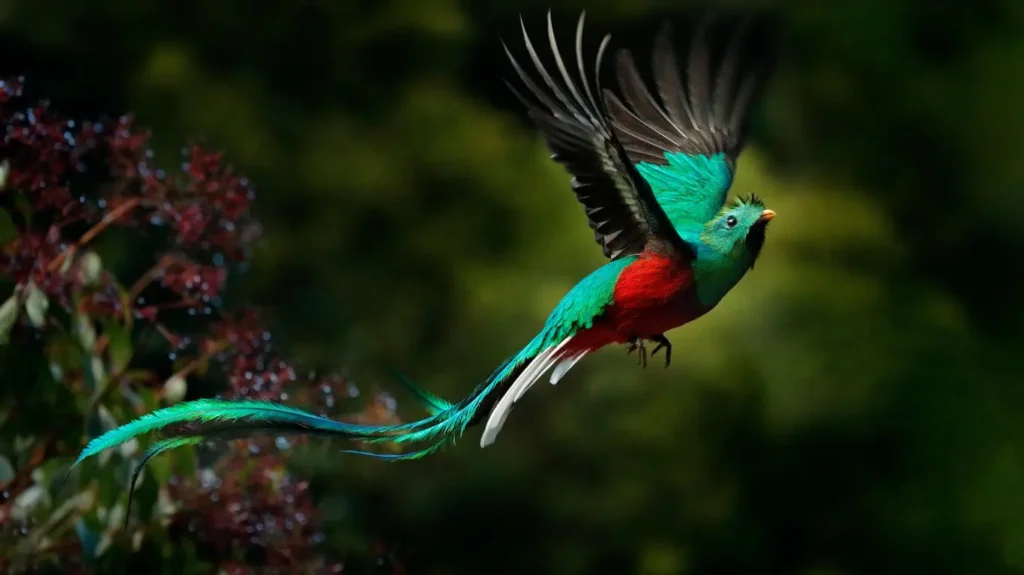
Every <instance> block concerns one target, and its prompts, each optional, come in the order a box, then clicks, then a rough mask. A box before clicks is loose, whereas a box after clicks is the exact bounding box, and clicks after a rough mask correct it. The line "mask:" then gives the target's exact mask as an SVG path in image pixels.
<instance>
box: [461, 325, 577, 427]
mask: <svg viewBox="0 0 1024 575" xmlns="http://www.w3.org/2000/svg"><path fill="white" fill-rule="evenodd" d="M571 340H572V336H569V337H567V338H565V339H564V340H562V343H560V344H558V345H556V346H554V347H549V348H547V349H545V350H544V351H542V352H540V353H539V354H537V356H536V357H534V358H533V361H531V362H530V365H528V366H527V367H526V369H524V370H523V372H522V373H520V374H519V377H517V378H516V380H515V381H514V382H512V385H511V386H510V387H509V388H508V390H506V391H505V394H504V395H502V396H501V399H500V400H498V403H497V404H495V406H494V409H492V410H491V415H490V416H489V417H488V418H487V426H486V427H485V428H484V432H483V435H481V436H480V447H487V446H488V445H490V444H492V443H494V440H495V439H497V437H498V433H499V432H500V431H501V427H502V426H503V425H505V419H507V418H508V414H509V413H511V412H512V406H513V405H514V404H515V402H516V400H517V399H519V397H520V396H522V394H523V393H526V390H528V389H530V387H531V386H532V385H533V384H534V383H535V382H536V381H537V380H538V379H540V378H542V377H544V374H545V373H547V371H548V370H549V369H551V368H552V366H554V365H555V364H556V363H558V361H559V360H560V359H562V356H561V355H560V354H559V352H560V351H562V348H564V347H565V346H566V344H568V343H569V342H570V341H571Z"/></svg>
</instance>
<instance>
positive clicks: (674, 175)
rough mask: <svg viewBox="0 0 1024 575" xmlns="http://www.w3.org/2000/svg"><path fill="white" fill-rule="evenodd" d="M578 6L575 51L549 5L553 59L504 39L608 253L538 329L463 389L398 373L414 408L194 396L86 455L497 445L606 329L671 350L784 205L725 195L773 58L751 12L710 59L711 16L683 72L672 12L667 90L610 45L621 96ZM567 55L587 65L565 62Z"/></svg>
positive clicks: (618, 340)
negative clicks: (286, 441)
mask: <svg viewBox="0 0 1024 575" xmlns="http://www.w3.org/2000/svg"><path fill="white" fill-rule="evenodd" d="M584 20H585V14H583V15H581V16H580V18H579V21H578V24H577V28H576V44H575V46H576V58H575V62H569V65H567V64H566V62H565V61H564V60H563V59H562V57H561V55H560V53H559V50H558V46H557V43H556V41H555V34H554V30H553V26H552V21H551V14H550V13H549V14H548V19H547V24H548V30H547V31H548V35H547V36H548V42H549V44H550V48H551V51H552V55H553V57H554V61H555V65H556V69H557V74H555V75H552V74H551V73H550V72H549V71H548V69H547V68H545V67H544V66H543V65H542V63H541V61H540V58H539V56H538V54H537V52H536V50H535V49H534V46H533V44H532V42H531V41H530V38H529V35H528V34H527V33H526V28H525V25H524V26H523V40H524V43H525V46H526V50H527V53H528V55H529V58H530V60H531V62H532V64H533V66H534V68H536V72H537V75H538V76H539V77H540V80H539V81H537V80H536V79H534V78H532V77H531V76H530V75H529V74H527V73H526V72H525V71H524V70H523V68H522V67H521V66H520V64H519V63H518V62H517V61H516V59H515V58H514V57H513V56H512V54H511V52H510V51H508V48H507V46H506V48H505V49H506V53H507V54H508V57H509V59H510V60H511V62H512V65H513V67H514V69H515V72H516V74H517V76H518V77H519V79H520V80H521V81H522V84H523V86H525V88H526V90H527V91H528V92H529V93H530V94H531V95H532V99H530V98H525V97H523V95H522V94H521V93H520V91H518V90H516V89H515V88H514V87H513V90H515V91H516V93H517V95H519V97H520V99H522V100H523V102H525V103H526V106H527V109H528V113H529V116H530V118H531V119H532V120H533V122H534V123H535V124H536V126H537V127H538V128H539V129H540V131H541V133H542V134H543V136H544V138H545V139H546V141H547V144H548V145H549V147H550V149H551V151H552V153H553V155H552V158H553V159H554V160H555V161H557V162H559V163H561V164H562V165H563V166H564V167H565V168H566V170H567V171H568V172H569V173H570V174H571V175H572V180H571V186H572V189H573V191H574V192H575V194H576V197H577V199H578V200H579V202H580V203H581V204H582V205H583V207H584V211H585V213H586V216H587V219H588V222H589V225H590V227H591V228H592V229H593V231H594V236H595V239H596V241H597V243H598V244H599V245H600V246H601V248H602V250H603V252H604V255H605V256H606V257H607V258H608V259H609V262H608V263H606V264H605V265H603V266H601V267H600V268H598V269H597V270H595V271H594V272H593V273H591V274H590V275H588V276H587V277H585V278H583V280H581V281H580V282H579V283H578V284H576V286H574V287H573V288H572V289H571V290H570V291H569V292H568V293H567V294H566V295H565V297H564V298H562V300H561V301H560V302H559V303H558V305H556V306H555V308H554V310H553V311H552V312H551V314H550V316H549V317H548V319H547V321H546V322H545V323H544V325H543V327H542V328H541V329H540V331H539V333H537V335H536V336H535V337H534V338H533V339H532V340H530V342H529V343H527V344H526V345H525V346H524V347H523V348H522V349H520V350H519V351H518V352H517V353H515V354H514V355H512V356H511V357H509V358H508V359H506V360H505V361H504V362H503V363H502V364H501V365H499V366H498V368H497V369H496V370H495V371H494V372H493V373H492V374H491V375H490V376H489V377H488V378H487V379H485V380H484V381H483V382H482V383H480V384H479V385H478V386H477V387H476V389H474V390H473V391H472V392H471V393H470V394H469V395H468V396H466V397H465V398H464V399H462V400H461V401H459V402H456V403H452V402H449V401H447V400H445V399H442V398H440V397H438V396H436V395H433V394H430V393H428V392H426V391H424V390H422V389H420V388H419V387H417V386H415V385H413V384H412V383H410V382H408V381H405V380H404V379H403V380H402V382H403V383H404V384H405V385H406V386H407V387H408V388H409V389H410V390H411V391H412V392H413V393H414V394H415V396H416V397H417V399H418V401H419V402H420V403H421V404H422V406H423V407H425V408H426V409H427V411H428V412H429V416H428V417H425V418H423V419H420V420H418V421H413V422H410V423H406V424H402V425H392V426H376V425H357V424H351V423H343V422H339V421H334V420H332V419H328V418H325V417H320V416H317V415H315V414H312V413H309V412H307V411H304V410H301V409H298V408H295V407H290V406H287V405H281V404H278V403H271V402H262V401H251V400H216V399H201V400H197V401H192V402H187V403H182V404H179V405H175V406H173V407H168V408H165V409H161V410H158V411H155V412H153V413H150V414H147V415H144V416H142V417H140V418H138V419H136V420H134V421H131V422H129V423H127V424H125V425H122V426H120V427H118V428H116V429H113V430H111V431H108V432H106V433H104V434H103V435H101V436H99V437H97V438H95V439H93V440H92V441H91V442H90V443H89V444H88V445H87V446H86V447H85V449H84V450H83V451H82V453H81V456H80V457H79V459H78V462H81V461H82V460H84V459H86V458H88V457H90V456H93V455H96V454H97V453H99V452H101V451H103V450H105V449H109V448H111V447H114V446H117V445H119V444H121V443H124V442H126V441H129V440H131V439H133V438H135V437H137V436H140V435H143V434H146V433H151V432H152V433H157V434H158V435H159V436H160V439H159V440H157V441H156V442H155V443H153V444H152V446H151V447H150V448H149V450H148V451H146V453H145V454H144V455H143V457H142V458H141V461H140V462H139V464H138V466H137V467H136V470H135V474H134V475H133V478H132V484H134V482H135V478H136V477H137V475H138V473H139V472H140V471H141V470H142V468H143V466H144V465H145V463H146V462H147V461H148V460H149V459H150V458H152V457H154V456H156V455H158V454H160V453H163V452H164V451H167V450H169V449H172V448H176V447H181V446H186V445H195V444H198V443H200V442H202V441H204V440H206V439H210V438H218V437H231V436H235V437H237V436H239V435H245V434H250V433H255V432H271V433H289V432H291V433H303V434H317V435H324V436H329V437H341V438H345V439H350V440H355V441H361V442H367V443H383V442H395V443H399V444H407V443H424V444H426V446H425V447H422V448H420V449H418V450H415V451H411V452H406V453H401V454H378V453H372V452H365V451H356V450H348V451H347V452H348V453H359V454H363V455H370V456H373V457H378V458H382V459H389V460H401V459H415V458H420V457H423V456H425V455H427V454H430V453H433V452H435V451H437V450H438V449H440V448H441V447H442V446H444V445H446V444H448V443H451V442H453V441H454V440H455V439H456V438H458V437H459V436H461V435H462V433H463V432H464V431H465V429H466V428H467V427H469V426H471V425H474V424H476V423H478V422H480V421H483V420H484V418H486V424H485V426H484V431H483V434H482V436H481V440H480V445H481V447H486V446H487V445H490V444H491V443H493V442H494V440H495V438H496V437H497V435H498V433H499V431H500V430H501V428H502V425H503V424H504V422H505V419H506V417H507V416H508V414H509V412H510V411H511V410H512V407H513V406H514V405H515V403H516V401H518V400H519V399H520V398H521V397H522V396H523V394H525V393H526V392H527V391H528V390H529V389H530V388H531V387H532V386H533V385H534V384H535V383H536V382H537V381H539V380H540V379H541V378H543V377H544V376H545V375H546V374H547V373H548V372H552V373H551V376H550V378H549V381H550V382H551V383H552V384H554V383H557V382H558V381H559V380H561V379H562V378H563V377H564V376H565V374H566V373H567V372H568V371H569V370H570V369H571V368H572V367H573V366H574V365H575V364H576V363H577V362H579V361H580V360H581V359H582V358H583V357H585V356H586V355H588V354H589V353H591V352H593V351H596V350H598V349H600V348H602V347H604V346H607V345H609V344H627V347H628V348H629V349H633V350H639V353H638V355H639V356H640V357H641V358H642V359H643V360H645V359H646V355H645V354H646V347H645V343H644V342H645V341H652V342H656V343H657V344H658V348H656V349H655V350H654V351H652V355H653V354H654V353H656V352H657V351H658V349H660V348H665V355H666V366H667V365H668V363H669V361H670V357H671V356H670V353H671V343H670V342H669V341H668V340H667V339H666V338H665V336H664V333H665V332H667V331H669V330H671V329H674V328H676V327H679V326H682V325H684V324H686V323H688V322H691V321H693V320H695V319H697V318H698V317H701V316H703V315H704V314H706V313H708V312H709V311H711V310H712V309H713V308H714V307H715V306H716V305H717V304H718V302H719V301H721V299H722V298H723V297H725V295H726V294H727V293H728V292H729V291H730V290H731V289H732V288H733V286H735V285H736V283H737V282H739V281H740V279H741V278H742V277H743V276H744V274H745V273H746V272H747V270H749V269H751V268H752V267H753V266H754V263H755V261H756V260H757V258H758V256H759V255H760V253H761V250H762V246H763V245H764V241H765V231H766V227H767V224H768V222H769V221H770V220H771V219H772V218H773V217H774V215H775V213H774V212H773V211H771V210H769V209H766V208H765V206H764V204H763V202H762V201H761V200H760V199H758V198H757V197H754V196H750V197H748V198H744V199H739V198H737V199H733V200H731V201H729V202H726V195H727V192H728V190H729V188H730V186H731V184H732V179H733V173H734V170H735V162H736V158H737V156H738V155H739V153H740V150H741V149H742V147H743V143H744V139H745V132H746V126H747V116H748V112H749V109H750V106H751V103H752V102H753V101H754V99H755V95H756V94H757V93H758V92H759V91H760V89H761V87H762V85H763V83H764V80H765V79H766V78H765V76H766V74H765V73H764V70H763V69H762V67H761V66H756V65H754V64H753V62H752V60H750V59H746V58H744V57H741V56H742V54H743V52H742V51H741V48H742V47H743V45H744V43H745V41H746V40H747V35H746V33H745V30H746V27H744V26H740V27H738V28H737V29H736V33H734V34H732V35H731V37H730V40H729V43H728V46H727V48H726V50H725V53H724V56H723V57H722V58H720V59H718V60H717V63H716V59H713V58H712V54H713V46H712V45H711V42H709V38H708V35H707V27H702V28H701V29H700V30H699V31H698V32H697V34H695V35H694V37H693V42H692V49H691V51H690V54H689V58H688V64H687V68H686V80H685V81H683V80H682V78H681V76H680V69H679V67H678V66H677V63H676V59H675V54H674V51H673V50H672V41H671V30H670V29H669V28H668V27H665V28H664V29H663V31H662V32H661V34H659V36H658V37H657V39H656V41H655V47H654V51H653V71H654V79H655V83H656V85H657V91H658V94H659V96H660V100H661V101H660V103H659V102H658V101H657V100H655V98H654V97H653V96H652V95H651V93H650V92H649V91H648V90H647V88H646V87H645V86H644V83H643V81H642V79H641V77H640V74H639V71H638V70H637V67H636V65H635V64H634V62H633V58H632V56H631V55H630V53H629V52H627V51H621V52H620V53H619V54H618V56H617V66H616V71H617V78H618V84H619V88H620V92H621V93H622V97H621V99H620V97H619V96H617V95H615V94H614V93H612V92H611V91H608V90H603V89H602V88H601V87H600V71H601V62H602V59H603V56H604V54H605V51H606V50H607V48H608V45H609V41H610V36H605V37H604V39H603V41H602V42H601V44H600V47H599V48H598V54H597V57H596V62H595V64H594V68H593V74H592V75H588V73H587V71H586V69H585V66H584V57H583V48H582V45H583V28H584ZM572 67H575V68H576V71H577V72H578V76H579V79H578V81H577V80H574V79H573V75H572V74H571V73H570V68H572ZM556 78H557V79H556ZM592 84H593V85H592ZM78 462H76V464H77V463H78Z"/></svg>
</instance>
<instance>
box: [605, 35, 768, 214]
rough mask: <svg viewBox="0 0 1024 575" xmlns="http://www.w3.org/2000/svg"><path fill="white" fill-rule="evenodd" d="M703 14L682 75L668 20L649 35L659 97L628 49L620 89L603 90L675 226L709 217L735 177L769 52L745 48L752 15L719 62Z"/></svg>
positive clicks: (621, 61)
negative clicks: (653, 35) (762, 53)
mask: <svg viewBox="0 0 1024 575" xmlns="http://www.w3.org/2000/svg"><path fill="white" fill-rule="evenodd" d="M710 23H711V22H710V20H704V21H703V22H702V23H701V25H700V26H698V28H697V31H696V33H695V34H694V35H693V38H692V41H691V47H690V51H689V56H688V61H687V65H686V78H685V82H684V81H683V79H682V78H681V77H680V67H679V66H678V65H677V63H676V55H675V51H674V49H673V42H672V28H671V27H670V26H669V25H665V26H664V27H663V28H662V30H661V32H660V33H659V34H658V36H657V37H656V38H655V41H654V50H653V54H652V68H653V72H654V82H655V85H656V86H657V91H658V95H659V96H660V99H661V102H660V103H659V102H657V101H656V100H655V99H654V97H653V96H652V95H651V93H650V91H649V90H648V89H647V87H646V86H645V85H644V81H643V79H642V78H641V77H640V73H639V71H638V70H637V66H636V63H635V62H634V60H633V55H632V54H631V53H630V52H629V51H627V50H620V51H619V53H618V56H617V61H616V75H617V78H618V84H619V89H620V90H621V92H622V97H623V98H624V99H625V103H623V102H622V100H620V99H619V97H618V96H616V95H615V94H614V93H612V92H611V91H608V90H605V92H604V97H605V100H606V102H607V105H608V111H609V112H610V115H611V119H612V126H613V128H614V131H615V133H616V135H617V136H618V138H619V140H620V141H621V142H622V145H623V147H624V148H625V149H626V152H627V154H628V155H629V157H630V159H631V160H632V161H633V162H635V164H636V168H637V170H638V171H639V172H640V173H641V174H642V175H643V177H644V178H645V179H646V180H647V181H648V182H649V183H650V185H651V187H652V188H653V190H654V193H655V196H656V197H657V199H658V201H659V202H660V203H661V205H662V207H663V208H664V209H665V212H666V213H667V214H668V217H669V219H670V220H671V221H672V224H673V225H674V226H676V227H677V228H681V229H684V230H685V229H687V227H689V226H699V225H702V224H703V223H704V222H706V221H708V220H709V219H711V218H713V217H714V216H715V215H716V214H717V213H718V211H719V210H720V209H721V207H722V204H723V203H725V198H726V194H727V193H728V191H729V187H730V186H731V185H732V178H733V172H734V170H735V166H736V157H737V156H738V155H739V153H740V151H741V149H742V148H743V144H744V141H745V139H746V132H747V116H748V112H749V110H750V106H751V104H752V103H753V101H754V99H755V97H756V96H757V95H758V93H759V92H760V90H761V88H762V87H763V84H764V81H765V79H766V78H767V66H766V64H767V60H762V59H760V58H757V59H755V58H752V57H750V56H751V55H750V54H749V51H748V53H744V48H747V47H748V46H747V43H748V41H749V39H750V35H749V31H750V24H751V22H750V21H749V20H748V21H745V22H742V23H740V25H739V26H736V27H735V29H734V30H732V33H731V34H730V35H729V36H730V37H729V41H728V43H727V45H726V47H725V50H724V53H723V54H722V55H721V58H720V59H717V65H713V56H715V55H716V54H715V52H714V46H713V45H712V42H711V40H710V38H709V35H708V32H709V27H710Z"/></svg>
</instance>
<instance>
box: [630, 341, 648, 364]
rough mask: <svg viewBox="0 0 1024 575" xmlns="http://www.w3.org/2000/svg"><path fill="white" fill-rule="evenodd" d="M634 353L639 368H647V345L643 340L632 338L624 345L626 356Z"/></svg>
mask: <svg viewBox="0 0 1024 575" xmlns="http://www.w3.org/2000/svg"><path fill="white" fill-rule="evenodd" d="M634 351H636V352H638V354H637V358H636V363H637V365H639V366H641V367H647V344H646V343H645V342H644V340H643V338H641V337H636V338H633V339H632V340H631V341H630V342H629V343H628V344H626V354H627V355H628V354H631V353H633V352H634Z"/></svg>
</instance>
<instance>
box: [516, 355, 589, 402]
mask: <svg viewBox="0 0 1024 575" xmlns="http://www.w3.org/2000/svg"><path fill="white" fill-rule="evenodd" d="M585 355H587V352H586V351H582V352H580V353H579V354H578V355H575V356H572V357H567V358H565V359H563V360H562V362H561V363H559V364H558V365H556V366H555V371H552V372H551V385H555V384H556V383H558V382H559V381H561V380H562V378H563V377H565V374H567V373H569V370H570V369H572V366H574V365H576V363H577V362H579V360H581V359H583V356H585ZM516 399H519V398H518V397H517V398H516Z"/></svg>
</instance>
